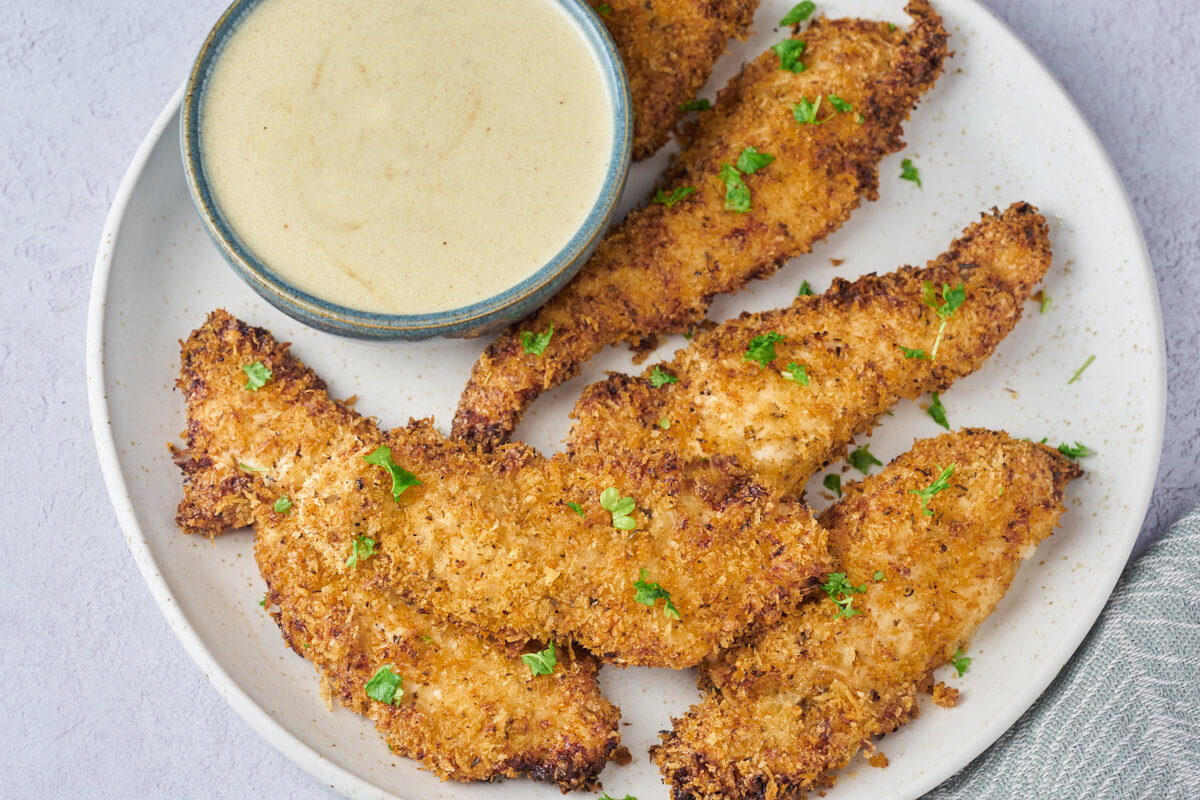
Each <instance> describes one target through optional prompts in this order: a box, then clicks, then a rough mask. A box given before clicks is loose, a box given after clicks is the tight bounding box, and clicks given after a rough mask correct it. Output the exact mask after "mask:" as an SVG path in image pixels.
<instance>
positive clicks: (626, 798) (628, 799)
mask: <svg viewBox="0 0 1200 800" xmlns="http://www.w3.org/2000/svg"><path fill="white" fill-rule="evenodd" d="M598 800H618V798H616V797H609V795H608V792H605V793H604V794H602V795H600V797H599V798H598ZM620 800H637V798H636V797H634V796H633V795H631V794H627V795H625V796H624V797H622V798H620Z"/></svg>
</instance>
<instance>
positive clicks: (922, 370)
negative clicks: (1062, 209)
mask: <svg viewBox="0 0 1200 800" xmlns="http://www.w3.org/2000/svg"><path fill="white" fill-rule="evenodd" d="M1049 267H1050V241H1049V237H1048V232H1047V226H1046V221H1045V220H1044V219H1043V218H1042V216H1041V215H1040V214H1038V213H1037V210H1036V209H1034V208H1033V207H1032V206H1029V205H1027V204H1024V203H1018V204H1015V205H1013V206H1011V207H1010V208H1009V209H1008V210H1007V211H1005V212H1003V213H1000V212H998V211H993V212H992V213H991V214H987V215H984V217H983V219H982V221H980V222H977V223H975V224H974V225H971V226H970V227H969V228H967V229H966V231H964V232H963V234H962V236H961V237H960V238H959V239H958V240H957V241H955V242H954V243H953V244H952V245H951V246H950V249H949V250H948V251H947V252H946V253H944V254H943V255H941V256H940V257H938V258H937V259H935V260H933V261H931V262H929V264H928V265H927V266H926V267H925V268H924V269H917V268H914V267H904V268H901V269H899V270H897V271H896V272H893V273H890V274H887V275H883V276H876V275H874V274H871V275H867V276H865V277H863V278H860V279H859V280H857V281H854V282H853V283H850V282H847V281H844V280H841V279H836V280H835V281H834V283H833V286H832V287H831V288H830V289H829V291H827V292H825V293H824V294H823V295H819V296H815V297H798V298H796V300H795V301H794V302H793V303H792V305H791V306H789V307H788V308H784V309H779V310H775V311H766V312H762V313H758V314H743V315H742V316H741V317H739V318H737V319H733V320H730V321H728V322H726V323H724V324H722V325H720V326H718V327H716V328H715V329H713V330H712V331H709V332H707V333H704V332H697V334H696V339H695V340H694V341H693V342H692V344H691V345H690V346H689V347H687V348H685V349H682V350H680V351H679V352H678V353H676V356H675V358H674V360H672V361H670V362H667V363H665V364H662V365H657V366H655V367H653V368H652V369H649V370H647V371H646V372H645V373H643V374H642V376H641V377H637V378H633V377H629V376H627V375H622V374H611V375H610V376H609V377H608V378H607V379H606V380H603V381H600V382H598V383H595V384H593V385H592V386H589V387H588V388H587V389H585V390H584V392H583V394H582V395H581V397H580V399H579V401H578V403H577V404H576V406H575V410H574V411H573V412H572V416H574V417H575V419H576V422H575V423H574V425H573V427H572V430H571V433H570V437H569V439H568V450H569V452H572V453H575V454H581V453H587V452H592V451H595V450H597V449H602V448H609V447H612V446H614V445H619V446H622V447H628V448H630V449H637V450H642V451H653V450H664V451H666V452H671V453H675V454H677V455H678V456H679V458H680V459H681V460H682V461H684V462H691V461H695V460H699V459H704V458H711V457H713V456H715V455H722V456H726V457H730V458H733V459H736V460H737V461H738V462H739V463H740V464H741V466H742V467H743V468H745V469H746V470H747V471H749V472H751V473H752V474H753V475H754V476H755V479H756V480H757V481H759V482H761V483H763V484H764V485H765V486H767V487H768V488H770V489H771V490H773V491H776V492H782V493H791V492H799V491H800V490H802V489H803V487H804V484H805V482H807V481H808V479H809V478H810V477H811V476H812V475H813V474H814V473H815V472H816V471H817V470H819V469H820V468H821V467H822V466H824V465H825V464H827V463H828V462H830V461H832V460H834V459H837V458H840V457H841V456H843V455H844V454H845V452H846V446H847V445H848V444H849V443H850V442H851V441H852V439H853V437H854V436H855V435H857V434H859V433H862V432H864V431H868V430H870V429H871V428H872V427H874V425H875V423H876V422H877V421H878V420H879V418H880V417H881V416H882V415H883V414H885V413H886V412H887V410H888V409H889V408H891V407H892V406H893V405H894V404H895V403H896V402H897V401H898V400H900V399H901V398H907V399H910V400H914V399H916V398H917V397H918V396H920V395H921V394H922V393H924V392H928V391H935V392H936V391H945V389H946V388H947V387H949V386H950V385H951V384H952V383H953V382H954V381H955V380H957V379H958V378H961V377H963V376H965V375H969V374H970V373H972V372H974V371H975V370H977V369H978V368H979V367H980V366H981V365H982V364H983V362H984V361H985V360H986V359H987V358H988V356H990V355H991V354H992V352H993V351H994V350H995V349H996V346H997V345H998V344H999V343H1000V341H1001V340H1002V339H1003V338H1004V337H1005V336H1006V335H1007V334H1008V332H1009V331H1010V330H1012V328H1013V326H1014V325H1016V323H1017V321H1018V320H1019V319H1020V318H1021V306H1022V304H1023V303H1024V302H1025V301H1026V300H1028V299H1029V295H1030V293H1031V292H1032V291H1033V287H1034V285H1035V284H1036V283H1037V282H1038V281H1040V280H1041V279H1042V277H1043V276H1044V275H1045V273H1046V271H1047V270H1048V269H1049ZM926 281H929V282H931V283H932V284H933V285H934V286H935V287H937V296H936V298H935V303H936V304H941V303H942V287H943V284H946V285H949V286H950V287H952V288H955V287H957V286H958V285H959V283H962V284H963V286H964V287H965V291H966V299H965V301H964V302H963V304H962V306H961V308H959V309H958V311H956V312H955V313H954V314H953V316H951V317H950V318H949V319H948V321H947V324H946V328H945V331H944V332H943V334H942V337H941V340H940V342H938V350H937V355H936V357H934V358H932V359H923V358H908V357H906V356H905V351H904V349H903V348H902V347H901V346H903V347H906V348H910V349H920V350H923V351H924V353H925V354H926V355H929V354H931V353H932V352H933V345H934V342H935V340H937V332H938V329H939V327H940V325H941V320H940V318H939V316H938V315H937V313H936V312H935V311H934V309H933V308H931V307H930V306H928V305H926V304H925V303H924V302H923V292H924V284H925V282H926ZM772 333H774V334H778V335H781V336H783V337H784V338H783V339H782V340H779V341H776V342H775V343H774V352H775V358H774V359H773V360H772V361H770V362H769V364H768V365H767V366H766V368H764V367H762V366H760V363H761V362H760V361H753V360H751V361H748V360H746V352H747V350H748V348H749V346H750V343H751V342H752V341H753V340H754V339H755V338H756V337H763V336H769V335H770V334H772ZM793 364H794V365H797V366H798V367H803V369H804V374H803V376H802V377H801V376H800V375H799V374H795V375H793V370H792V369H791V368H790V367H789V365H793ZM655 370H658V371H659V372H658V373H655ZM652 373H654V374H661V373H666V374H667V375H670V376H672V377H675V378H677V379H678V383H668V384H664V385H662V386H660V387H658V388H655V386H654V385H653V383H652V381H651V379H650V376H651V374H652ZM783 373H787V374H788V375H791V376H792V379H791V380H788V379H787V378H786V377H785V375H784V374H783ZM661 380H662V379H661V378H660V381H661ZM799 380H807V385H803V384H802V383H799V382H798V381H799ZM663 420H666V421H667V422H666V423H665V424H666V425H668V426H669V427H665V428H664V423H663V422H662V421H663Z"/></svg>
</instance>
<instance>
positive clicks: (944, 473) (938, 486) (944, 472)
mask: <svg viewBox="0 0 1200 800" xmlns="http://www.w3.org/2000/svg"><path fill="white" fill-rule="evenodd" d="M937 469H939V470H941V474H940V475H938V477H937V480H935V481H934V482H933V483H931V484H929V485H928V486H926V487H925V488H924V489H909V490H908V493H909V494H915V495H916V496H917V497H920V498H921V513H922V514H924V515H925V516H927V517H932V516H933V512H932V511H930V510H929V501H930V500H932V499H933V496H934V495H935V494H937V493H938V492H940V491H943V490H945V489H949V488H950V476H951V475H953V474H954V465H953V464H951V465H950V466H948V467H946V468H945V469H942V468H941V467H937Z"/></svg>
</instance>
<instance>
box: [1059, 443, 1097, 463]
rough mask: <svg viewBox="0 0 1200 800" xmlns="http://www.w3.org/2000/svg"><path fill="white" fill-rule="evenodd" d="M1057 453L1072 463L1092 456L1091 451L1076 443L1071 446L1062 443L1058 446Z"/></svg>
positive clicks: (1085, 446)
mask: <svg viewBox="0 0 1200 800" xmlns="http://www.w3.org/2000/svg"><path fill="white" fill-rule="evenodd" d="M1058 452H1060V453H1062V454H1063V455H1064V456H1066V457H1067V458H1069V459H1071V460H1072V461H1078V460H1079V459H1081V458H1085V457H1086V456H1090V455H1091V454H1092V451H1091V450H1088V449H1087V445H1084V444H1080V443H1079V442H1076V443H1075V444H1073V445H1071V444H1067V443H1066V442H1063V443H1062V444H1060V445H1059V446H1058Z"/></svg>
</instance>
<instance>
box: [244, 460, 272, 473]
mask: <svg viewBox="0 0 1200 800" xmlns="http://www.w3.org/2000/svg"><path fill="white" fill-rule="evenodd" d="M238 467H239V468H241V469H244V470H246V472H266V470H264V469H263V468H262V467H252V466H250V465H249V464H247V463H246V462H245V461H239V462H238Z"/></svg>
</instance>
